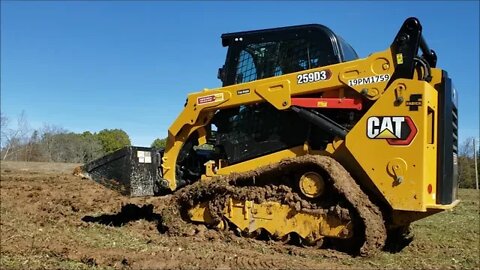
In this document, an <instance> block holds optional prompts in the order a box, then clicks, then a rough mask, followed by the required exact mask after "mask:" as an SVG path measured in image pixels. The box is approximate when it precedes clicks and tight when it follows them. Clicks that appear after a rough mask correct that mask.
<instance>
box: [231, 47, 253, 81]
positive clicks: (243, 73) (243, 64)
mask: <svg viewBox="0 0 480 270" xmlns="http://www.w3.org/2000/svg"><path fill="white" fill-rule="evenodd" d="M235 74H236V77H235V83H244V82H250V81H254V80H256V79H257V69H256V67H255V63H254V62H253V57H252V55H251V54H250V53H249V52H247V51H245V50H242V51H241V52H240V56H239V59H238V64H237V72H236V73H235Z"/></svg>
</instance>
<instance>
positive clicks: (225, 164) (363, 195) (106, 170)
mask: <svg viewBox="0 0 480 270" xmlns="http://www.w3.org/2000/svg"><path fill="white" fill-rule="evenodd" d="M221 38H222V45H223V46H226V47H228V52H227V57H226V61H225V65H224V66H223V67H222V68H220V69H219V72H218V78H219V79H220V80H221V81H222V83H223V87H220V88H215V89H204V90H203V91H200V92H196V93H191V94H189V95H188V97H187V100H186V102H185V106H184V109H183V110H182V112H181V113H180V114H179V116H178V117H177V119H176V120H175V121H174V122H173V124H172V125H171V127H170V128H169V130H168V139H167V145H166V147H165V149H151V148H144V147H127V148H124V149H121V150H119V151H117V152H114V153H112V154H110V155H107V156H105V157H103V158H101V159H99V160H96V161H93V162H91V163H89V164H86V165H84V166H83V167H82V171H83V174H84V175H87V176H88V177H90V178H92V179H93V180H95V181H97V182H100V183H102V184H104V185H106V186H109V187H112V188H115V189H116V190H119V191H120V192H122V193H123V194H125V195H131V196H153V195H163V194H169V193H174V194H179V196H178V198H179V199H178V201H179V207H180V209H181V211H182V216H183V217H184V218H186V219H188V220H189V221H191V222H198V223H204V224H207V225H209V226H211V227H217V228H227V227H228V228H230V229H234V230H236V231H238V232H240V234H241V235H244V236H256V235H268V237H270V238H272V239H275V240H279V241H284V242H289V241H293V240H292V239H296V240H295V241H297V242H300V243H301V244H305V245H316V246H335V247H339V248H340V249H342V247H343V248H345V247H347V248H348V249H349V250H353V251H354V252H357V253H358V254H361V255H368V254H371V253H372V252H373V251H375V250H378V249H381V248H383V247H384V245H385V243H386V239H387V235H388V237H392V238H394V235H398V234H401V233H404V232H405V231H406V228H408V225H409V224H410V223H411V222H413V221H415V220H419V219H422V218H424V217H427V216H429V215H432V214H435V213H438V212H441V211H443V210H446V209H451V208H453V207H454V206H455V205H456V204H457V203H458V202H459V200H457V198H456V193H457V132H458V128H457V127H458V112H457V92H456V90H455V88H454V86H453V84H452V81H451V79H450V78H449V77H448V74H447V72H446V71H444V70H441V69H439V68H436V63H437V56H436V54H435V52H434V51H433V50H431V49H430V48H429V46H428V45H427V43H426V41H425V39H424V37H423V35H422V26H421V24H420V22H419V20H418V19H416V18H408V19H407V20H406V21H405V22H404V23H403V25H402V26H401V28H400V30H399V32H398V34H397V35H396V36H395V38H394V40H393V42H392V44H391V46H390V47H389V48H388V49H386V50H385V51H381V52H376V53H372V54H371V55H369V56H368V57H366V58H361V59H359V58H358V56H357V54H356V52H355V51H354V49H353V48H352V47H351V46H350V45H349V44H348V43H346V42H345V40H344V39H343V38H341V37H340V36H338V35H336V34H335V33H334V32H332V31H331V30H330V29H329V28H327V27H325V26H322V25H318V24H311V25H300V26H293V27H283V28H275V29H266V30H258V31H247V32H238V33H229V34H223V35H222V37H221ZM419 51H421V52H422V54H421V55H420V54H419Z"/></svg>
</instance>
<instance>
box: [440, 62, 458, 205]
mask: <svg viewBox="0 0 480 270" xmlns="http://www.w3.org/2000/svg"><path fill="white" fill-rule="evenodd" d="M455 98H456V97H455V96H454V95H453V86H452V81H451V79H450V78H449V77H448V73H447V72H446V71H443V73H442V84H441V89H440V91H438V122H439V125H438V144H437V200H436V202H437V204H451V203H452V202H453V201H454V200H456V194H457V183H458V169H457V166H458V164H457V149H458V139H457V137H458V130H457V128H456V127H457V126H458V119H457V113H458V111H457V107H456V106H455V104H454V100H455ZM454 116H455V117H454Z"/></svg>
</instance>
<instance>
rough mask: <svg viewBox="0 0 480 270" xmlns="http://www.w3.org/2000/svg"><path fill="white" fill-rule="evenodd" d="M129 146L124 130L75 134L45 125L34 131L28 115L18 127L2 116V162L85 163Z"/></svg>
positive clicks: (22, 118)
mask: <svg viewBox="0 0 480 270" xmlns="http://www.w3.org/2000/svg"><path fill="white" fill-rule="evenodd" d="M12 126H14V127H12ZM129 145H131V142H130V138H129V136H128V134H127V133H126V132H125V131H123V130H121V129H103V130H101V131H99V132H96V133H91V132H90V131H85V132H82V133H74V132H70V131H68V130H65V129H63V128H61V127H58V126H53V125H47V124H45V125H44V126H43V127H41V128H40V129H33V130H32V129H31V128H30V126H29V124H28V121H27V117H26V114H25V112H22V113H21V114H20V116H19V117H18V119H16V125H14V123H12V121H11V119H9V118H8V117H6V116H5V115H3V114H2V115H1V149H0V157H1V159H2V160H15V161H44V162H71V163H86V162H89V161H92V160H94V159H96V158H99V157H101V156H103V155H105V154H108V153H111V152H113V151H115V150H117V149H120V148H122V147H124V146H129Z"/></svg>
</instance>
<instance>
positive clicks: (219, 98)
mask: <svg viewBox="0 0 480 270" xmlns="http://www.w3.org/2000/svg"><path fill="white" fill-rule="evenodd" d="M217 101H223V93H218V94H213V95H208V96H203V97H198V98H197V104H198V105H202V104H208V103H213V102H217Z"/></svg>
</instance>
